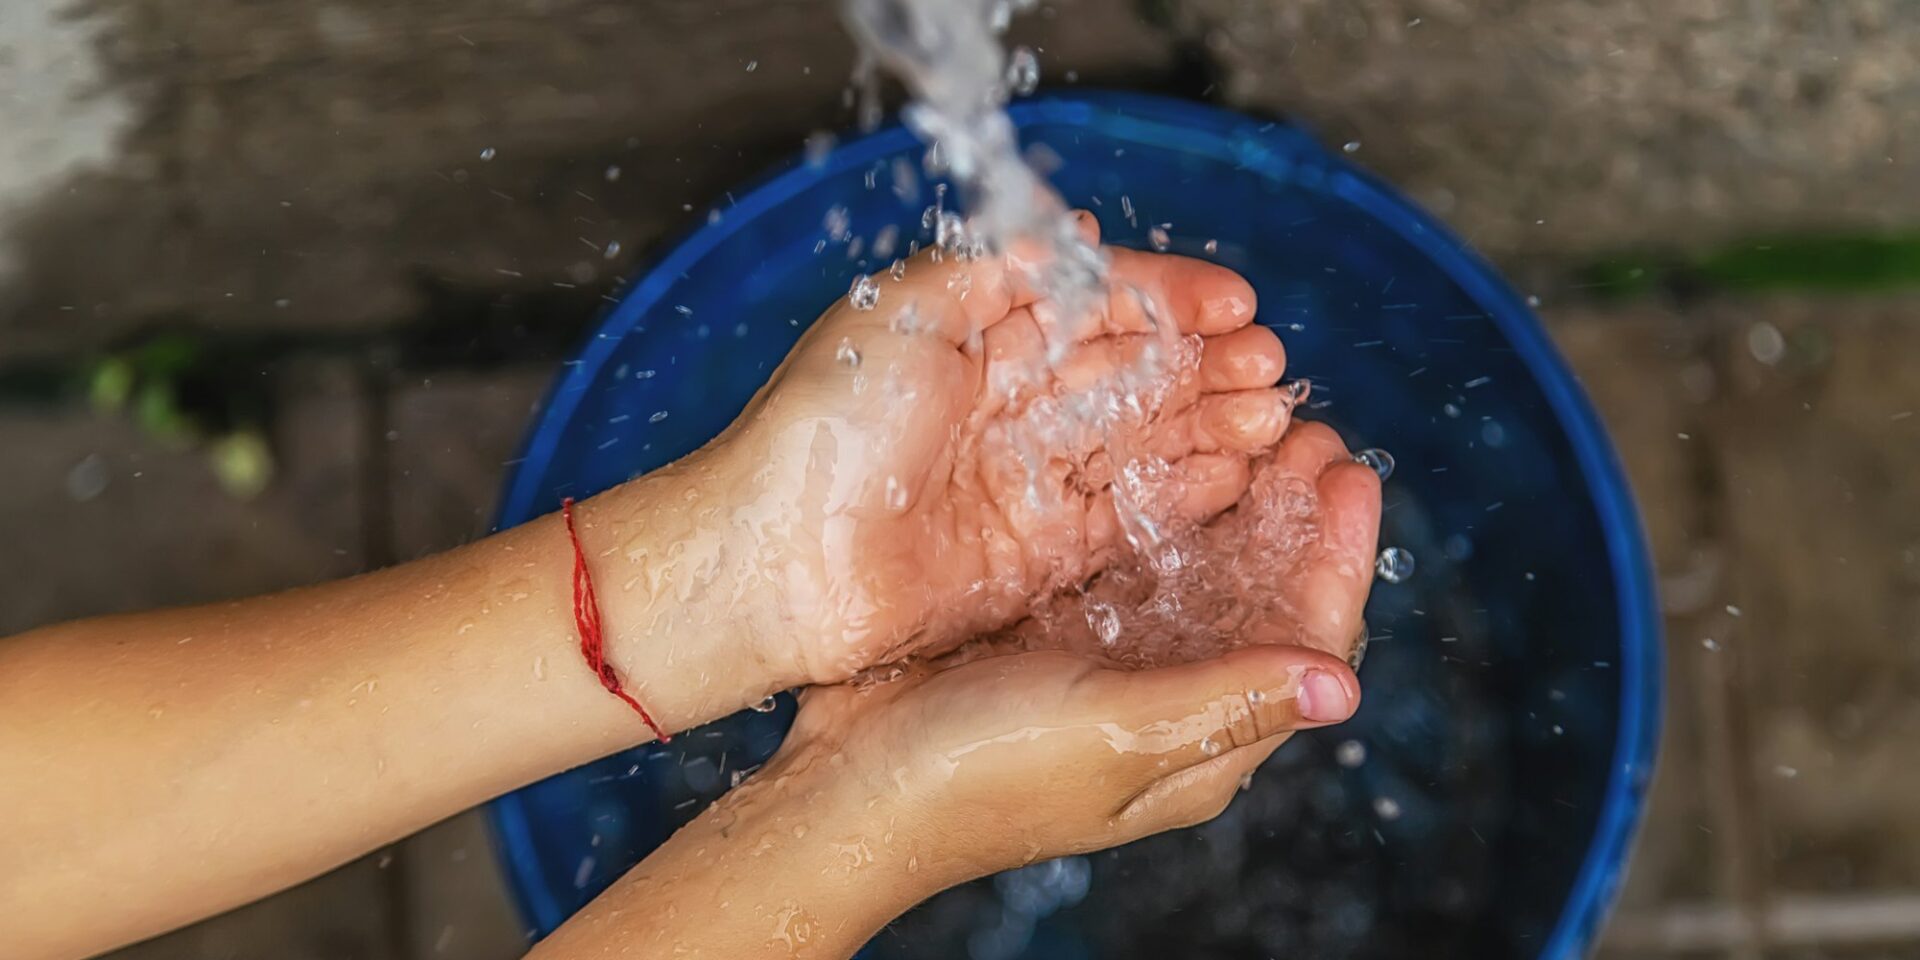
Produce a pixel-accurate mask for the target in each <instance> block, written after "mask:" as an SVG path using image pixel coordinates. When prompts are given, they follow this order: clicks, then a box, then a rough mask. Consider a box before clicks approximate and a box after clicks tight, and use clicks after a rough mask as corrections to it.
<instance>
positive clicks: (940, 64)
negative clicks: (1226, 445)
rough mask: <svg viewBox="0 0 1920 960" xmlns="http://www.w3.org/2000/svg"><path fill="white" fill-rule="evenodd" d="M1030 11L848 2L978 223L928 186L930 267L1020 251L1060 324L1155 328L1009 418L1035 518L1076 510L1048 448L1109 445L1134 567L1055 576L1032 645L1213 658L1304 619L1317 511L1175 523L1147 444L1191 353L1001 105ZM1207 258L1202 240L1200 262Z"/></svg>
mask: <svg viewBox="0 0 1920 960" xmlns="http://www.w3.org/2000/svg"><path fill="white" fill-rule="evenodd" d="M1031 6H1033V3H1032V2H1031V0H1025V2H1010V0H842V10H843V13H844V17H845V20H846V21H847V24H848V27H849V29H850V31H851V32H852V34H853V35H854V38H855V40H856V41H857V42H858V44H859V46H860V48H861V51H862V58H863V62H864V63H867V64H871V65H878V66H879V67H882V68H885V69H886V70H888V71H890V72H891V73H893V74H895V75H896V76H898V77H899V79H900V80H901V81H902V83H903V84H904V85H905V86H906V88H907V90H908V92H909V93H910V94H911V97H912V102H910V103H909V104H908V105H907V106H906V108H905V109H904V111H903V118H904V120H905V122H906V123H907V125H908V126H909V127H910V128H911V129H912V130H913V131H914V132H915V133H916V134H917V135H918V136H919V137H920V138H921V139H922V140H923V141H925V142H926V143H927V144H928V150H927V154H926V160H925V164H924V165H925V168H926V171H927V173H928V174H929V175H932V176H936V177H937V176H942V175H944V176H948V177H950V178H951V180H952V181H953V182H954V183H955V184H956V185H957V187H958V190H959V194H960V199H961V200H962V201H963V203H964V206H965V208H966V209H967V210H968V212H969V214H970V218H967V219H963V218H962V217H961V216H960V215H959V213H957V212H956V211H954V210H952V209H949V208H948V207H947V204H946V199H947V198H946V194H945V188H944V186H936V187H935V202H934V204H933V205H932V206H931V207H929V208H928V209H927V210H926V212H925V215H924V216H923V218H922V227H923V228H924V229H926V230H928V231H930V232H931V233H932V234H933V239H934V250H933V253H932V259H933V260H934V262H936V263H938V262H942V261H944V260H947V259H952V260H954V261H956V262H965V261H969V260H972V259H974V258H977V257H980V256H982V255H985V254H987V253H989V252H995V253H997V252H1004V251H1007V250H1009V249H1013V248H1014V246H1015V244H1019V245H1020V246H1019V249H1020V251H1021V256H1020V257H1019V258H1017V259H1015V260H1012V261H1010V262H1011V263H1013V264H1014V265H1016V266H1017V267H1018V268H1019V269H1022V270H1025V271H1026V272H1027V273H1026V275H1025V276H1024V277H1022V278H1021V279H1022V280H1024V281H1025V282H1026V283H1027V284H1029V285H1031V286H1032V287H1033V288H1034V289H1036V290H1038V291H1039V293H1040V294H1041V296H1042V298H1043V299H1044V300H1046V301H1047V302H1049V303H1050V304H1051V305H1052V306H1053V307H1055V308H1056V309H1057V312H1058V315H1060V316H1062V317H1066V318H1080V317H1084V316H1087V315H1088V313H1089V311H1090V310H1092V309H1093V308H1094V307H1095V306H1096V305H1097V304H1102V303H1104V302H1105V300H1106V298H1107V297H1109V296H1112V295H1117V296H1126V295H1132V296H1133V297H1134V298H1135V299H1136V300H1137V301H1138V303H1139V304H1140V306H1141V308H1142V312H1143V313H1144V314H1145V316H1146V317H1147V320H1148V322H1149V324H1150V325H1151V326H1152V329H1153V332H1154V334H1155V335H1154V336H1151V337H1148V338H1146V341H1147V342H1146V344H1145V346H1144V348H1143V349H1142V350H1140V351H1139V353H1138V357H1137V359H1136V360H1134V361H1133V362H1132V363H1128V364H1121V365H1118V367H1117V368H1116V369H1114V370H1113V371H1111V372H1110V373H1108V374H1106V375H1105V376H1104V377H1103V378H1101V379H1100V380H1098V381H1097V382H1095V383H1092V384H1089V385H1084V386H1082V387H1080V388H1079V389H1076V390H1053V391H1038V393H1039V395H1038V396H1033V397H1029V398H1028V399H1027V402H1026V406H1025V411H1024V413H1023V414H1022V415H1021V416H1020V417H1019V418H1018V422H1016V423H1014V424H1013V425H1012V426H1011V427H1010V428H1009V429H1008V431H1007V433H1006V434H1005V435H1004V436H1003V437H1001V438H1000V439H1001V440H1002V441H1003V442H1004V443H1005V445H1006V446H1007V447H1010V448H1011V450H1010V452H1011V453H1012V454H1013V455H1014V459H1016V460H1017V461H1018V462H1020V463H1022V464H1024V465H1025V467H1026V470H1027V490H1026V499H1027V500H1028V507H1029V508H1030V509H1033V510H1035V511H1036V512H1038V513H1040V514H1042V515H1045V514H1046V513H1048V512H1050V511H1052V510H1059V509H1071V503H1072V501H1073V500H1074V499H1076V498H1077V496H1078V495H1079V494H1081V493H1084V491H1073V490H1069V491H1062V490H1061V489H1060V485H1059V484H1058V483H1049V482H1047V480H1046V478H1044V477H1043V476H1041V474H1040V471H1041V470H1043V469H1044V468H1045V465H1047V464H1048V463H1049V462H1050V461H1051V460H1052V459H1054V458H1055V455H1056V452H1058V451H1062V450H1068V451H1072V450H1087V451H1092V450H1100V451H1104V453H1105V455H1106V461H1107V462H1110V464H1111V468H1110V472H1111V482H1110V485H1109V486H1108V487H1107V489H1109V490H1110V491H1111V493H1112V496H1113V500H1114V509H1115V513H1116V515H1117V517H1118V520H1119V527H1120V534H1121V538H1122V540H1123V541H1124V549H1123V550H1122V553H1123V554H1125V555H1126V556H1124V557H1123V558H1122V559H1121V560H1120V561H1119V562H1117V563H1115V564H1114V565H1113V566H1112V567H1110V568H1109V569H1108V570H1107V571H1106V572H1105V573H1103V574H1101V575H1100V578H1099V580H1098V582H1096V583H1093V584H1089V583H1085V582H1081V581H1080V580H1078V579H1077V577H1076V576H1075V575H1071V574H1063V575H1062V577H1061V578H1060V580H1061V582H1056V583H1053V584H1051V585H1050V587H1049V589H1050V590H1053V591H1058V592H1057V594H1055V595H1054V596H1052V597H1051V599H1050V600H1048V601H1046V604H1051V606H1052V607H1053V608H1054V609H1051V610H1040V611H1036V612H1035V614H1034V617H1033V619H1032V620H1030V621H1028V625H1029V626H1034V625H1037V629H1038V630H1039V631H1040V633H1041V634H1043V635H1044V636H1042V637H1040V638H1038V639H1037V640H1034V638H1028V639H1029V641H1031V642H1033V643H1034V645H1047V646H1055V647H1058V646H1067V647H1070V648H1071V647H1077V646H1079V645H1081V644H1082V643H1084V644H1086V645H1087V646H1088V647H1091V648H1092V649H1091V651H1090V652H1093V653H1096V654H1100V655H1105V656H1107V657H1108V658H1110V659H1118V660H1121V661H1123V662H1133V663H1164V662H1171V661H1175V660H1180V659H1197V658H1199V657H1204V656H1211V655H1213V654H1215V653H1217V652H1219V650H1220V649H1222V648H1223V647H1224V646H1227V645H1237V643H1238V642H1240V638H1241V637H1242V636H1243V635H1247V634H1250V633H1258V632H1259V631H1258V630H1255V629H1254V628H1256V627H1262V626H1264V625H1267V624H1271V623H1275V622H1297V621H1298V617H1297V616H1295V611H1294V610H1293V609H1292V606H1291V604H1292V600H1291V599H1290V598H1289V597H1288V596H1287V595H1286V591H1285V589H1284V587H1277V586H1276V584H1275V582H1274V581H1275V574H1274V572H1275V571H1282V570H1284V571H1289V572H1292V571H1295V570H1297V569H1298V568H1299V566H1300V564H1301V563H1302V562H1303V558H1305V556H1306V555H1307V552H1308V550H1309V549H1310V548H1311V547H1312V546H1313V543H1314V541H1315V539H1316V538H1317V525H1316V524H1315V523H1314V522H1312V520H1313V518H1312V516H1311V514H1312V511H1314V510H1315V509H1317V500H1316V498H1315V497H1314V496H1313V495H1312V492H1311V488H1310V485H1305V486H1307V487H1308V489H1307V490H1305V491H1304V492H1303V491H1302V490H1300V489H1299V487H1300V486H1301V485H1300V484H1290V483H1288V482H1287V481H1286V478H1282V477H1280V476H1279V475H1278V474H1277V473H1276V474H1275V475H1274V476H1272V477H1270V478H1269V479H1268V481H1267V482H1264V483H1256V485H1255V486H1256V487H1257V488H1258V489H1256V490H1254V491H1250V492H1249V494H1248V496H1247V498H1244V499H1243V503H1242V508H1241V509H1240V510H1239V511H1238V513H1239V515H1240V516H1239V518H1238V519H1237V520H1236V521H1235V522H1232V523H1228V524H1226V525H1224V526H1223V527H1222V529H1221V530H1220V531H1213V532H1208V531H1206V530H1203V529H1201V528H1198V527H1197V526H1196V525H1195V524H1194V523H1192V522H1190V521H1186V520H1184V519H1183V518H1182V517H1181V516H1180V512H1179V510H1178V506H1177V505H1178V504H1179V502H1180V501H1181V498H1182V496H1183V495H1184V493H1185V484H1184V483H1183V482H1182V480H1181V478H1180V473H1179V471H1178V469H1176V466H1175V465H1174V464H1172V463H1169V462H1168V461H1166V460H1164V459H1162V458H1161V457H1159V456H1157V455H1156V454H1154V453H1153V452H1152V451H1151V450H1149V449H1146V448H1145V444H1144V438H1145V436H1146V434H1147V430H1146V429H1145V428H1146V427H1147V426H1149V425H1152V424H1154V423H1155V422H1156V421H1157V418H1159V417H1160V416H1161V414H1162V411H1163V410H1166V409H1170V406H1169V404H1170V400H1171V398H1172V397H1174V396H1176V395H1178V393H1179V391H1181V390H1182V389H1191V388H1192V386H1193V384H1194V382H1195V380H1196V378H1197V376H1198V367H1199V358H1200V341H1199V338H1197V337H1190V336H1182V335H1181V334H1180V333H1179V332H1178V331H1177V329H1176V325H1175V324H1173V323H1171V322H1162V321H1163V318H1162V317H1161V316H1160V313H1159V308H1158V307H1157V306H1156V304H1155V303H1154V301H1153V299H1152V298H1151V297H1149V296H1148V295H1146V294H1145V293H1143V292H1141V291H1138V290H1134V291H1126V290H1120V291H1111V292H1110V291H1109V290H1108V282H1109V273H1108V263H1107V258H1106V256H1105V254H1104V253H1103V252H1102V251H1101V250H1100V249H1099V248H1098V247H1097V246H1095V245H1093V244H1091V243H1089V242H1087V240H1086V239H1085V237H1084V235H1083V234H1082V232H1081V230H1080V227H1079V224H1078V223H1077V221H1076V219H1075V217H1074V215H1073V214H1072V213H1071V212H1070V211H1069V209H1068V207H1067V204H1066V203H1065V202H1064V201H1063V200H1062V199H1061V197H1060V196H1059V195H1058V194H1056V193H1055V192H1054V191H1053V189H1052V188H1051V187H1050V186H1049V185H1048V184H1047V182H1046V180H1045V179H1044V178H1043V176H1042V175H1041V173H1040V172H1039V171H1037V170H1036V169H1035V168H1034V167H1033V166H1032V165H1031V164H1030V163H1029V162H1028V159H1027V158H1026V157H1025V156H1024V155H1023V154H1022V152H1021V150H1020V147H1019V142H1018V138H1017V136H1016V130H1015V127H1014V124H1013V122H1012V120H1011V119H1010V118H1009V117H1008V115H1007V113H1006V111H1005V109H1004V108H1005V105H1006V103H1007V101H1008V99H1009V98H1010V97H1011V96H1015V95H1022V94H1025V93H1028V92H1031V91H1032V90H1033V89H1034V87H1035V86H1036V85H1037V84H1038V82H1039V75H1040V67H1039V62H1038V59H1037V58H1036V57H1035V56H1034V54H1033V52H1032V51H1031V50H1027V49H1025V48H1020V49H1017V50H1015V51H1014V52H1013V54H1012V55H1011V57H1009V55H1008V54H1007V52H1006V51H1005V50H1004V49H1003V47H1002V46H1001V43H1000V41H999V40H998V36H999V34H1000V33H1001V32H1002V31H1004V29H1005V28H1006V25H1007V22H1008V20H1009V19H1010V18H1011V15H1012V14H1013V13H1014V12H1016V11H1017V10H1020V9H1025V8H1028V7H1031ZM864 76H867V75H863V77H864ZM911 173H912V171H911V170H908V171H906V172H905V174H904V175H903V173H902V171H901V170H899V169H898V168H896V170H895V171H894V180H895V182H896V185H898V184H900V183H903V182H907V181H910V180H911V179H912V178H911ZM1120 201H1121V202H1120V205H1121V208H1122V212H1123V214H1124V215H1125V217H1126V219H1127V220H1128V222H1129V223H1136V224H1137V222H1138V220H1137V216H1138V213H1137V211H1135V210H1134V208H1133V204H1132V201H1131V199H1130V198H1129V197H1126V196H1122V197H1121V198H1120ZM831 227H832V225H831V224H830V225H829V229H830V230H831ZM1168 227H1169V225H1168V224H1159V225H1157V226H1154V227H1153V228H1152V229H1151V231H1150V239H1151V245H1152V246H1153V247H1154V248H1155V249H1157V250H1166V249H1167V248H1168V247H1169V246H1170V245H1171V238H1170V236H1169V234H1168ZM1217 247H1218V245H1217V244H1215V243H1211V242H1210V243H1209V244H1208V250H1209V252H1212V251H1214V250H1216V249H1217ZM904 269H905V268H904V266H902V265H901V264H900V263H896V264H895V265H894V266H893V268H892V269H891V270H890V271H889V272H890V273H891V275H892V276H893V277H894V279H896V280H898V279H900V277H901V276H902V275H903V273H902V271H903V270H904ZM969 279H970V278H969ZM950 288H951V285H950ZM966 292H967V290H966V289H961V290H959V291H958V293H959V294H961V295H964V294H965V293H966ZM878 296H879V290H878V287H876V286H874V285H873V283H872V280H871V279H870V278H868V277H861V278H860V279H859V280H857V281H856V282H855V284H854V287H853V289H852V290H851V291H850V293H849V299H850V302H851V303H852V304H853V306H854V307H855V308H856V309H863V310H864V309H871V308H872V307H873V305H874V303H875V302H876V301H877V299H878ZM1073 341H1074V338H1073V337H1067V336H1063V337H1055V338H1051V339H1050V340H1049V342H1048V344H1047V349H1046V350H1045V351H1042V353H1043V359H1041V360H1038V361H1035V362H1036V363H1042V364H1044V365H1045V367H1046V368H1047V369H1034V370H1012V371H1001V372H1000V377H1001V381H1002V383H1003V385H1005V386H1007V388H1008V389H1009V391H1011V392H1017V391H1018V390H1020V389H1021V388H1022V387H1023V386H1024V385H1029V384H1036V383H1044V382H1046V380H1047V374H1048V373H1049V372H1050V371H1054V370H1059V369H1060V368H1061V366H1062V364H1063V361H1065V360H1066V359H1067V357H1066V353H1067V351H1068V350H1069V349H1070V348H1071V347H1072V345H1073ZM989 380H990V381H993V380H994V374H993V373H990V374H989ZM1284 389H1285V397H1286V399H1287V401H1288V402H1289V403H1290V404H1291V405H1293V406H1298V405H1300V404H1302V403H1305V402H1306V400H1307V397H1308V396H1309V394H1310V392H1311V389H1312V387H1311V384H1309V383H1308V382H1307V381H1305V380H1297V381H1294V382H1292V383H1289V384H1287V385H1286V386H1285V388H1284ZM1011 392H1010V396H1011V395H1012V393H1011ZM1382 456H1383V457H1384V453H1383V454H1382ZM1386 460H1387V462H1388V463H1389V464H1390V462H1391V458H1386ZM1375 469H1376V470H1379V469H1381V468H1380V467H1378V466H1376V467H1375ZM1389 469H1390V467H1389ZM1082 509H1084V508H1082ZM1046 604H1043V606H1045V605H1046Z"/></svg>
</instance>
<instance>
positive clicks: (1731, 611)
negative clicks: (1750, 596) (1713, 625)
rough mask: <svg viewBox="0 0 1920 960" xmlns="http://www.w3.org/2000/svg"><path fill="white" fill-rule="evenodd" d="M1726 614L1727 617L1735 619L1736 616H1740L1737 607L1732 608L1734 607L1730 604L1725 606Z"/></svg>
mask: <svg viewBox="0 0 1920 960" xmlns="http://www.w3.org/2000/svg"><path fill="white" fill-rule="evenodd" d="M1727 614H1728V615H1729V616H1735V617H1737V616H1739V615H1740V608H1739V607H1736V606H1734V605H1733V604H1731V603H1729V604H1727Z"/></svg>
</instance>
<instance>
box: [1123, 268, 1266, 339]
mask: <svg viewBox="0 0 1920 960" xmlns="http://www.w3.org/2000/svg"><path fill="white" fill-rule="evenodd" d="M1107 282H1108V287H1109V291H1110V293H1109V296H1108V311H1109V313H1110V314H1111V315H1112V316H1111V321H1110V322H1112V323H1113V324H1114V325H1115V326H1116V327H1117V328H1119V329H1124V330H1149V329H1155V328H1157V327H1158V326H1159V324H1160V322H1161V321H1164V320H1172V321H1173V323H1174V324H1175V326H1176V328H1177V329H1178V330H1179V331H1180V332H1181V333H1198V334H1201V335H1203V336H1217V335H1219V334H1223V333H1228V332H1231V331H1234V330H1238V329H1240V328H1241V327H1244V326H1246V325H1247V324H1249V323H1252V322H1253V314H1254V308H1255V297H1254V293H1253V285H1252V284H1250V283H1248V282H1247V280H1246V278H1245V277H1242V276H1240V275H1239V274H1237V273H1235V272H1233V271H1232V270H1229V269H1227V268H1226V267H1223V266H1220V265H1219V264H1216V263H1208V262H1206V261H1205V260H1195V259H1192V258H1190V257H1178V256H1173V255H1171V254H1165V253H1147V252H1145V251H1141V250H1128V249H1125V248H1120V247H1115V248H1112V260H1111V262H1110V264H1109V267H1108V274H1107Z"/></svg>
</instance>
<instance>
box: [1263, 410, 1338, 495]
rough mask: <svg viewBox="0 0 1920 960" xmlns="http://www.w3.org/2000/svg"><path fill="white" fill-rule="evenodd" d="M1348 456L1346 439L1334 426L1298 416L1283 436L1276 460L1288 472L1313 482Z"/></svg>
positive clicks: (1277, 465)
mask: <svg viewBox="0 0 1920 960" xmlns="http://www.w3.org/2000/svg"><path fill="white" fill-rule="evenodd" d="M1348 456H1349V454H1348V453H1347V445H1346V443H1345V442H1344V441H1342V440H1341V439H1340V435H1339V434H1337V433H1335V432H1333V428H1332V427H1329V426H1327V425H1326V424H1324V423H1320V422H1319V421H1316V420H1296V421H1294V422H1293V426H1292V428H1291V429H1289V430H1288V431H1287V433H1286V436H1285V437H1283V438H1282V439H1281V441H1280V449H1279V450H1278V451H1276V452H1275V454H1274V463H1275V466H1276V467H1278V468H1279V469H1280V470H1282V471H1284V472H1285V473H1288V474H1291V475H1293V476H1296V477H1303V478H1305V479H1306V480H1308V481H1309V482H1311V481H1314V480H1317V479H1318V478H1319V476H1320V474H1321V473H1323V472H1325V470H1326V469H1327V468H1328V467H1330V466H1333V465H1334V464H1336V463H1338V462H1340V461H1342V460H1345V459H1347V458H1348Z"/></svg>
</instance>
